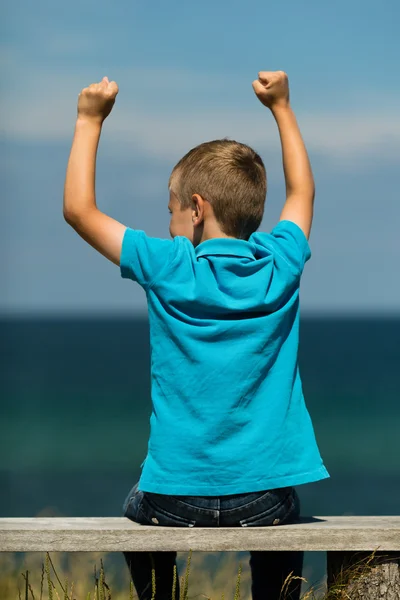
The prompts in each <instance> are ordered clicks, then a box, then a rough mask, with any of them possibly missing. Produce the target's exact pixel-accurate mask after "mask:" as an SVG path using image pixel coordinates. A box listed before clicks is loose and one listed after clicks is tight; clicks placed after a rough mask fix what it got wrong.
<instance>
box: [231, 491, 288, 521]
mask: <svg viewBox="0 0 400 600" xmlns="http://www.w3.org/2000/svg"><path fill="white" fill-rule="evenodd" d="M294 505H295V502H294V497H293V494H292V493H289V494H288V495H287V496H286V497H285V498H284V500H283V501H281V502H279V503H278V504H276V505H275V506H272V507H269V508H267V509H266V510H261V512H259V513H257V514H256V515H252V516H250V517H247V518H245V519H241V520H240V521H239V523H240V525H241V526H242V527H268V526H270V525H279V524H283V522H284V521H285V520H286V519H287V518H288V516H289V515H290V514H291V513H292V511H293V507H294Z"/></svg>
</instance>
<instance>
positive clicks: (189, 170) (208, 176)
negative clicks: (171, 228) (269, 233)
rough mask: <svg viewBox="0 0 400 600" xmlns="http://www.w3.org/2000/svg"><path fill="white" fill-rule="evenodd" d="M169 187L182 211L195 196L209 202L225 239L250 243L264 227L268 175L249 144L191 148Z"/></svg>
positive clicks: (223, 143)
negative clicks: (235, 239) (260, 228)
mask: <svg viewBox="0 0 400 600" xmlns="http://www.w3.org/2000/svg"><path fill="white" fill-rule="evenodd" d="M168 187H169V189H170V190H171V191H172V192H173V193H174V194H175V196H176V197H177V199H178V201H179V203H180V205H181V208H182V209H185V208H190V207H191V206H192V204H193V202H192V196H193V194H199V195H200V196H201V197H202V198H204V200H207V201H208V202H209V203H210V204H211V205H212V208H213V211H214V214H215V217H216V219H217V221H218V223H219V225H220V227H221V229H222V231H223V232H224V233H225V234H226V235H230V236H233V237H236V238H239V239H244V240H248V238H249V237H250V235H251V234H252V233H254V232H255V231H256V230H257V229H258V228H259V226H260V224H261V221H262V218H263V214H264V205H265V200H266V194H267V174H266V171H265V166H264V163H263V161H262V159H261V157H260V156H259V155H258V154H257V152H255V151H254V150H253V149H252V148H250V147H249V146H247V145H246V144H242V143H240V142H236V141H234V140H229V139H227V138H224V139H220V140H213V141H210V142H204V143H203V144H200V145H199V146H196V147H195V148H192V149H191V150H189V152H188V153H187V154H185V156H184V157H183V158H181V160H180V161H179V162H178V163H177V164H176V165H175V167H174V168H173V170H172V173H171V176H170V178H169V183H168Z"/></svg>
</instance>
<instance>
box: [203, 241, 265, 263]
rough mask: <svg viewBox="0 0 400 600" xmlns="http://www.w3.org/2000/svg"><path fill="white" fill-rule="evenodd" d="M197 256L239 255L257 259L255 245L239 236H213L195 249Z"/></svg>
mask: <svg viewBox="0 0 400 600" xmlns="http://www.w3.org/2000/svg"><path fill="white" fill-rule="evenodd" d="M194 251H195V253H196V256H197V258H198V257H199V256H210V255H214V256H215V255H219V256H238V257H240V258H252V259H253V260H256V257H255V256H254V251H253V245H252V244H251V243H250V242H247V241H246V240H239V239H237V238H212V239H211V240H205V241H204V242H201V244H199V245H198V246H196V248H195V249H194Z"/></svg>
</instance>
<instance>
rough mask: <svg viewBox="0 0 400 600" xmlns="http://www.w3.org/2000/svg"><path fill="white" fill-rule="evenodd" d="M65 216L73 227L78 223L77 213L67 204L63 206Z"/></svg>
mask: <svg viewBox="0 0 400 600" xmlns="http://www.w3.org/2000/svg"><path fill="white" fill-rule="evenodd" d="M63 216H64V220H65V221H66V222H67V223H68V225H71V227H73V226H74V224H76V222H77V220H78V219H77V215H76V213H74V212H73V211H71V210H69V209H68V208H66V207H65V206H64V208H63Z"/></svg>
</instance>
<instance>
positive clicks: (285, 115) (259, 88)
mask: <svg viewBox="0 0 400 600" xmlns="http://www.w3.org/2000/svg"><path fill="white" fill-rule="evenodd" d="M253 88H254V91H255V93H256V94H257V96H258V98H259V100H260V101H261V102H262V103H263V104H264V105H265V106H267V107H268V108H270V110H271V112H272V114H273V116H274V118H275V120H276V123H277V125H278V129H279V135H280V138H281V143H282V161H283V170H284V174H285V182H286V202H285V205H284V207H283V210H282V213H281V216H280V220H281V221H283V220H287V221H293V222H294V223H296V224H297V225H298V226H299V227H300V228H301V229H302V230H303V232H304V234H305V236H306V237H307V239H308V238H309V236H310V231H311V225H312V219H313V209H314V196H315V185H314V178H313V174H312V170H311V165H310V161H309V159H308V155H307V150H306V147H305V145H304V142H303V139H302V137H301V133H300V129H299V126H298V124H297V120H296V116H295V114H294V112H293V110H292V108H291V106H290V101H289V85H288V78H287V75H286V73H284V72H283V71H272V72H270V71H263V72H260V73H259V78H258V81H254V82H253Z"/></svg>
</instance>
